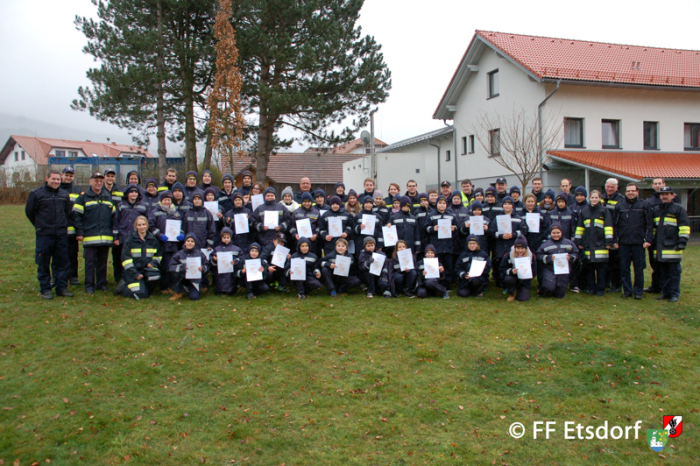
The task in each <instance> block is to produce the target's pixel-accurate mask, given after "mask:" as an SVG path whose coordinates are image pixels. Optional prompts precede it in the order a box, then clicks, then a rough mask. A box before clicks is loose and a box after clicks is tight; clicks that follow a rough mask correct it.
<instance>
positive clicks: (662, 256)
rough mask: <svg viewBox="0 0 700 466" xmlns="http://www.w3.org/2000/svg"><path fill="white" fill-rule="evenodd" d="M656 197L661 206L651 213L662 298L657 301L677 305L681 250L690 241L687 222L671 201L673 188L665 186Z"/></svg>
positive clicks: (678, 207) (686, 214)
mask: <svg viewBox="0 0 700 466" xmlns="http://www.w3.org/2000/svg"><path fill="white" fill-rule="evenodd" d="M659 197H660V198H661V204H659V205H657V206H656V207H654V209H653V210H652V213H651V216H652V218H653V219H654V220H653V221H654V225H655V226H656V232H655V234H654V241H653V243H654V246H655V247H654V250H655V251H656V262H657V265H658V267H659V269H660V275H661V277H660V283H659V284H660V285H661V296H659V297H657V298H656V299H657V300H664V299H668V301H669V302H670V303H677V302H678V298H679V297H680V295H681V260H682V259H683V250H685V248H686V246H687V245H688V240H689V239H690V221H689V219H688V213H687V212H686V211H685V209H684V208H683V207H682V206H681V205H680V204H676V203H674V202H673V198H674V194H673V188H671V187H670V186H664V187H663V188H661V190H660V191H659Z"/></svg>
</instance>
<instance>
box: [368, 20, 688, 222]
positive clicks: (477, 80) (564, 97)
mask: <svg viewBox="0 0 700 466" xmlns="http://www.w3.org/2000/svg"><path fill="white" fill-rule="evenodd" d="M518 112H522V114H523V115H527V116H528V118H529V122H530V123H531V124H533V125H535V126H534V127H535V128H538V121H541V122H542V124H541V126H540V127H543V128H544V127H546V126H548V125H549V126H552V127H554V128H556V131H555V135H556V138H555V139H556V143H555V144H553V145H551V146H549V147H546V153H543V154H541V160H543V161H546V163H545V166H544V167H543V169H542V170H541V176H542V178H543V181H544V185H545V189H547V188H552V189H555V190H558V186H559V181H560V180H561V179H562V178H569V179H570V180H571V182H572V185H573V186H586V187H587V188H589V190H590V189H595V188H601V187H602V186H603V185H604V183H605V180H606V179H607V178H610V177H615V178H618V179H619V180H620V182H621V184H622V185H624V184H626V182H636V183H638V184H639V186H640V188H648V187H650V186H651V178H653V177H655V176H662V177H665V178H666V181H667V184H669V185H671V186H673V187H674V188H676V189H677V190H678V192H679V194H680V196H681V199H682V200H684V201H689V202H688V203H687V204H686V205H688V207H689V211H690V213H691V214H692V213H693V206H694V205H695V203H696V201H695V189H696V188H697V187H699V186H700V52H699V51H690V50H672V49H662V48H654V47H640V46H630V45H620V44H607V43H600V42H590V41H575V40H566V39H558V38H549V37H537V36H524V35H517V34H506V33H498V32H488V31H476V33H475V35H474V37H473V38H472V41H471V43H470V44H469V46H468V48H467V50H466V52H465V53H464V56H463V57H462V59H461V61H460V63H459V65H458V67H457V69H456V71H455V73H454V75H453V77H452V79H451V80H450V83H449V84H448V86H447V88H446V90H445V92H444V94H443V97H442V99H441V100H440V102H439V104H438V106H437V109H436V110H435V112H434V114H433V118H434V119H436V120H443V121H446V122H451V123H452V125H450V126H451V131H450V130H448V129H447V127H446V128H445V129H443V130H439V131H442V133H440V134H441V136H442V137H444V139H442V140H441V141H439V143H436V142H435V141H431V142H432V143H433V144H438V145H439V146H440V147H439V148H436V147H434V146H433V144H428V142H427V141H426V140H421V137H422V136H425V135H421V136H417V137H416V138H411V139H408V140H406V141H401V142H399V143H395V144H392V145H390V146H388V147H387V148H385V149H384V150H383V151H381V152H380V154H383V156H384V157H387V159H393V160H391V161H390V162H389V163H386V164H385V165H386V167H387V168H386V169H387V170H393V172H392V171H389V172H388V173H387V174H386V175H384V174H383V173H382V167H383V165H382V164H381V162H379V163H378V171H379V173H378V180H383V179H384V177H387V179H389V178H391V181H395V182H399V183H402V182H403V183H405V181H406V180H407V179H409V178H410V177H413V176H410V177H409V173H408V172H409V171H411V169H413V170H414V173H411V175H413V174H415V175H416V176H417V175H418V174H417V173H415V168H416V167H413V165H419V164H420V162H419V160H418V159H420V156H421V155H422V157H423V160H424V162H425V165H431V167H430V168H428V167H426V169H425V173H424V174H425V178H424V179H423V184H422V183H421V182H420V181H419V189H421V190H422V188H423V187H425V188H429V187H435V186H437V185H438V184H439V183H440V181H442V180H447V181H451V182H452V183H453V186H455V183H456V182H457V186H458V182H459V181H461V180H463V179H465V178H469V179H471V181H472V182H473V183H474V185H475V186H481V187H487V186H488V185H489V184H491V183H493V182H494V181H495V179H496V178H497V177H500V176H504V177H506V179H507V180H508V184H509V185H513V184H518V181H517V178H516V176H515V175H514V174H513V173H511V172H509V171H508V170H507V169H505V168H504V167H503V166H502V165H501V164H499V163H498V162H497V160H496V157H498V155H494V153H493V151H494V150H496V151H497V150H498V148H499V146H500V144H499V141H500V140H502V139H499V138H503V137H505V136H504V135H502V134H500V132H501V131H503V130H504V128H498V127H484V124H483V123H484V121H487V120H489V121H491V122H493V121H495V120H496V119H497V118H501V121H506V120H508V119H509V118H512V116H513V115H514V114H515V113H518ZM533 120H534V121H533ZM426 134H430V133H426ZM438 151H439V154H440V156H439V158H438V155H437V154H438ZM448 151H449V154H448ZM380 154H378V155H380ZM380 159H381V157H380ZM438 160H439V171H438V165H436V164H437V162H438ZM409 167H410V168H409ZM421 171H422V170H421ZM407 177H408V178H407ZM402 178H406V179H402ZM379 184H380V187H381V186H383V185H384V183H382V182H381V181H380V183H379ZM530 189H531V188H530V187H527V190H528V191H529V190H530ZM699 199H700V196H699ZM698 204H700V203H698ZM699 207H700V205H699ZM698 213H700V209H698Z"/></svg>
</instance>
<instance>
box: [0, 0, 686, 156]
mask: <svg viewBox="0 0 700 466" xmlns="http://www.w3.org/2000/svg"><path fill="white" fill-rule="evenodd" d="M95 11H96V7H95V6H94V5H93V4H92V3H91V2H90V0H31V1H30V0H0V63H2V72H1V73H0V113H5V114H10V115H17V116H24V117H27V118H33V119H37V120H42V121H45V122H48V123H53V124H58V125H62V126H72V127H81V128H83V129H85V130H90V131H94V132H99V133H101V134H106V135H110V136H111V138H112V141H118V142H120V143H128V142H130V140H129V136H128V135H127V133H126V131H123V130H120V129H119V128H116V127H112V126H111V125H109V124H107V123H101V122H99V121H97V120H95V119H94V118H92V117H90V116H89V115H87V114H85V113H80V112H75V111H72V110H71V109H70V107H69V105H70V102H71V100H73V99H74V98H76V97H77V92H76V90H77V88H78V87H79V86H81V85H87V84H89V82H88V80H87V78H86V77H85V71H86V70H87V69H88V68H90V67H92V66H96V64H95V63H94V62H93V61H92V59H91V58H90V57H89V56H87V55H84V54H83V53H82V51H81V49H82V47H83V46H84V45H85V43H86V40H85V38H84V36H83V35H82V34H81V33H80V32H78V31H77V30H76V29H75V26H74V24H73V21H74V19H75V16H76V15H80V16H91V15H94V13H95ZM698 18H700V1H697V0H695V1H677V0H674V1H673V2H668V3H666V2H658V1H653V2H652V1H639V0H637V1H610V0H607V1H590V0H588V1H586V2H551V1H547V2H539V1H522V0H519V1H500V2H499V1H491V2H487V1H478V2H477V1H468V0H436V1H434V2H426V1H425V0H366V1H365V5H364V7H363V9H362V16H361V19H360V24H361V25H362V28H363V32H364V33H365V34H370V35H373V36H374V37H375V38H376V40H377V42H378V43H380V44H382V51H383V53H384V58H385V61H386V62H387V64H388V66H389V69H390V70H391V72H392V80H393V88H392V90H391V93H390V97H389V99H388V101H387V102H386V103H384V104H382V105H380V106H379V111H378V112H377V115H376V124H375V132H376V135H377V137H379V138H380V139H382V140H383V141H385V142H387V143H394V142H397V141H400V140H402V139H405V138H408V137H411V136H415V135H418V134H421V133H424V132H427V131H430V130H432V129H436V128H440V127H442V126H443V124H442V122H441V121H436V120H433V119H432V118H431V117H432V114H433V112H434V110H435V108H436V107H437V105H438V103H439V100H440V97H441V96H442V94H443V92H444V90H445V88H446V86H447V84H448V83H449V80H450V78H451V77H452V74H453V73H454V71H455V69H456V67H457V65H458V64H459V61H460V59H461V58H462V55H463V54H464V51H465V50H466V47H467V46H468V45H469V42H470V40H471V38H472V37H473V35H474V31H475V30H476V29H483V30H492V31H500V32H510V33H517V34H531V35H540V36H550V37H560V38H567V39H580V40H592V41H600V42H613V43H623V44H633V45H646V46H653V47H668V48H682V49H692V50H700V34H699V33H698V27H697V21H698ZM1 143H4V141H2V142H1ZM151 148H152V149H154V148H155V143H153V142H152V143H151ZM169 149H170V148H169ZM295 149H296V150H300V149H303V147H302V146H300V145H297V146H295Z"/></svg>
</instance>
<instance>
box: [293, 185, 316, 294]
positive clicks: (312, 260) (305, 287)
mask: <svg viewBox="0 0 700 466" xmlns="http://www.w3.org/2000/svg"><path fill="white" fill-rule="evenodd" d="M304 194H307V193H304ZM299 259H301V260H303V261H304V262H305V263H306V264H305V266H304V271H305V273H306V275H305V277H304V278H305V279H304V280H298V279H296V278H297V277H295V276H294V274H293V272H294V270H293V267H294V266H293V265H292V262H294V261H295V260H299ZM317 262H318V257H316V254H314V253H312V252H311V243H310V241H309V239H308V238H304V237H303V236H302V237H301V238H299V241H297V252H295V253H294V254H292V257H291V259H290V260H289V265H288V266H287V276H288V278H289V280H290V281H291V282H292V283H294V284H295V285H296V287H297V298H299V299H306V295H308V294H309V293H311V292H312V291H314V290H317V289H319V288H321V286H323V285H321V282H320V281H319V280H320V278H321V271H320V270H319V268H318V267H316V263H317Z"/></svg>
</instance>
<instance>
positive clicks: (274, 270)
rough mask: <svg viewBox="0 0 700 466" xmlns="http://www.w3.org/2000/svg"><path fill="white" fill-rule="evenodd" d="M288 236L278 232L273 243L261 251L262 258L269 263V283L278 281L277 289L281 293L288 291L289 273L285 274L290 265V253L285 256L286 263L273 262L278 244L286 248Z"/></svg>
mask: <svg viewBox="0 0 700 466" xmlns="http://www.w3.org/2000/svg"><path fill="white" fill-rule="evenodd" d="M286 244H287V238H286V237H285V236H284V233H277V234H276V235H275V239H273V240H272V244H268V245H267V246H265V247H264V248H263V250H262V252H261V253H260V258H261V259H263V260H264V261H266V262H267V263H268V264H269V265H268V266H267V271H268V272H269V273H270V275H269V277H268V282H269V283H274V282H277V291H279V292H281V293H286V292H287V288H285V287H286V286H287V275H286V274H285V269H286V268H287V267H288V266H289V259H290V258H291V255H290V254H286V255H285V257H284V265H283V266H280V265H278V264H273V263H272V262H273V260H274V258H275V252H276V250H277V246H281V247H283V248H286Z"/></svg>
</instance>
